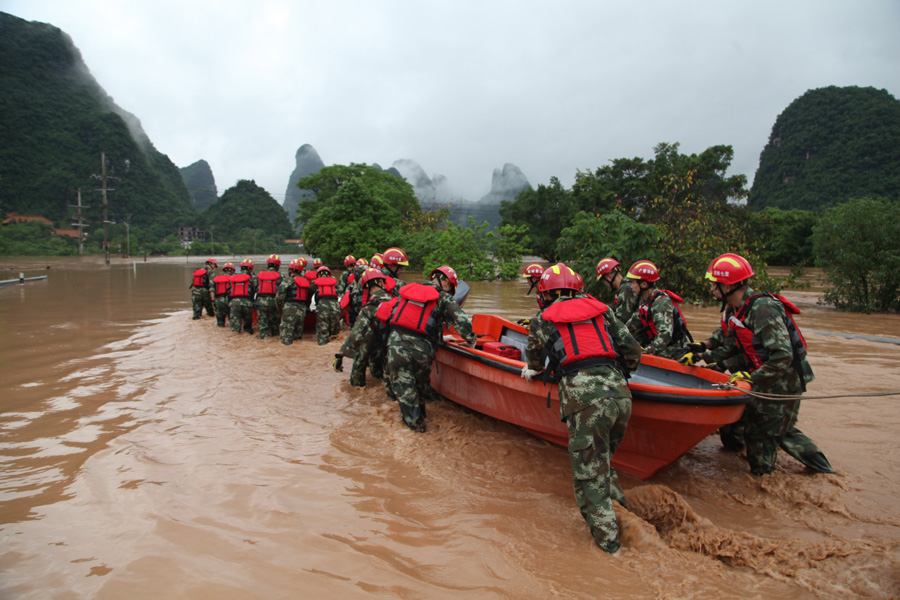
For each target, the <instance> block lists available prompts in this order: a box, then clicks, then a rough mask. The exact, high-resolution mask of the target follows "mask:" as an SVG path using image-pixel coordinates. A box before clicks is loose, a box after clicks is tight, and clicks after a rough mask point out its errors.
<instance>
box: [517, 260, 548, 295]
mask: <svg viewBox="0 0 900 600" xmlns="http://www.w3.org/2000/svg"><path fill="white" fill-rule="evenodd" d="M543 274H544V267H542V266H541V265H539V264H537V263H531V264H529V265H525V268H524V269H523V270H522V278H523V279H525V282H526V283H527V284H528V291H527V292H525V295H526V296H527V295H528V294H530V293H531V292H532V291H534V289H535V288H536V287H537V284H538V283H540V281H541V275H543Z"/></svg>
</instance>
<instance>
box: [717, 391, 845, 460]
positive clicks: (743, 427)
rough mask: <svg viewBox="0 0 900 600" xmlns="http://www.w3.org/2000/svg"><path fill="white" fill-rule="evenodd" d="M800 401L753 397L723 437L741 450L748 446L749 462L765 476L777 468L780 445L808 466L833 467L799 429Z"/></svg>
mask: <svg viewBox="0 0 900 600" xmlns="http://www.w3.org/2000/svg"><path fill="white" fill-rule="evenodd" d="M799 415H800V400H799V399H798V400H794V401H792V402H766V401H765V400H759V399H757V400H754V401H753V402H751V403H750V404H748V405H747V408H746V409H745V410H744V414H743V416H742V417H741V419H740V420H739V421H738V422H737V423H735V424H733V425H731V426H729V427H728V428H727V429H726V432H725V434H724V435H723V434H722V431H721V429H720V436H721V437H722V443H723V444H726V440H727V441H728V444H726V446H725V447H726V448H728V449H730V450H740V448H741V447H742V446H743V443H746V445H747V462H748V463H750V472H751V473H753V474H754V475H766V474H768V473H771V472H772V471H774V470H775V462H776V461H777V459H778V448H781V449H782V450H784V451H785V452H787V453H788V454H789V455H791V456H793V457H794V458H796V459H797V460H798V461H800V462H801V463H803V464H804V465H806V466H807V467H809V468H811V469H813V470H815V471H819V472H820V473H833V472H834V470H833V469H832V467H831V464H830V463H829V462H828V459H827V458H825V454H824V453H823V452H822V451H821V450H820V449H819V447H818V446H817V445H816V443H815V442H814V441H812V440H811V439H810V438H809V437H808V436H807V435H806V434H804V433H803V432H802V431H800V430H799V429H798V428H797V426H796V425H797V418H798V416H799Z"/></svg>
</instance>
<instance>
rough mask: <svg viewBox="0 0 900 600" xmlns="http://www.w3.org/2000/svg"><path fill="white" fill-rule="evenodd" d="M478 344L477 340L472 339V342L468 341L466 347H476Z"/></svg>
mask: <svg viewBox="0 0 900 600" xmlns="http://www.w3.org/2000/svg"><path fill="white" fill-rule="evenodd" d="M477 344H478V341H477V340H472V341H471V342H466V343H465V344H464V345H465V347H466V348H474V347H475V346H476V345H477Z"/></svg>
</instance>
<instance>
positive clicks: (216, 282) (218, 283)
mask: <svg viewBox="0 0 900 600" xmlns="http://www.w3.org/2000/svg"><path fill="white" fill-rule="evenodd" d="M213 286H214V287H213V290H214V291H215V292H216V296H227V295H228V290H229V289H230V288H231V275H228V274H224V275H216V276H215V277H213Z"/></svg>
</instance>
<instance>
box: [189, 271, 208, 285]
mask: <svg viewBox="0 0 900 600" xmlns="http://www.w3.org/2000/svg"><path fill="white" fill-rule="evenodd" d="M191 286H192V287H195V288H208V287H209V271H207V270H206V269H197V270H196V271H194V283H192V284H191Z"/></svg>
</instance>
